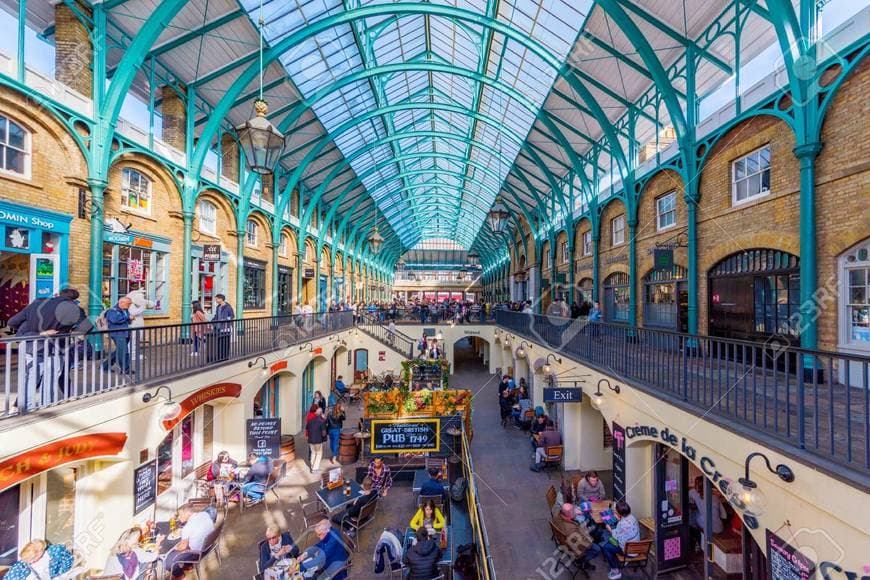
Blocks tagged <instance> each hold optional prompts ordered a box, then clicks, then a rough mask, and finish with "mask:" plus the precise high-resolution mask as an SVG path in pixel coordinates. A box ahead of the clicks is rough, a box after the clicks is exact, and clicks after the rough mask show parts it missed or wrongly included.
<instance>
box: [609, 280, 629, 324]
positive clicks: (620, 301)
mask: <svg viewBox="0 0 870 580" xmlns="http://www.w3.org/2000/svg"><path fill="white" fill-rule="evenodd" d="M629 283H630V280H629V276H628V274H626V273H625V272H614V273H613V274H611V275H610V276H608V277H607V278H606V279H605V280H604V320H605V321H606V322H618V323H622V324H625V323H627V322H628V305H629V304H628V296H629Z"/></svg>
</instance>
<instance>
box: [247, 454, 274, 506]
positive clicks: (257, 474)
mask: <svg viewBox="0 0 870 580" xmlns="http://www.w3.org/2000/svg"><path fill="white" fill-rule="evenodd" d="M248 465H250V466H251V467H250V469H248V473H247V475H245V479H244V480H243V481H242V495H243V496H245V497H247V498H249V499H253V500H261V499H263V497H264V496H265V495H266V484H267V483H268V481H269V476H270V475H272V469H274V467H275V466H274V464H273V463H272V460H271V459H270V458H268V457H266V456H265V455H260V456H258V455H257V454H256V453H251V454H249V455H248Z"/></svg>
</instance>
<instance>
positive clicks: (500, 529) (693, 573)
mask: <svg viewBox="0 0 870 580" xmlns="http://www.w3.org/2000/svg"><path fill="white" fill-rule="evenodd" d="M455 371H456V372H455V375H454V376H453V377H452V378H451V384H452V385H453V386H455V387H456V388H470V389H472V390H473V391H474V392H475V399H474V440H473V441H472V443H471V452H472V458H473V461H474V467H475V470H476V475H477V478H478V489H479V494H480V501H481V505H482V506H483V509H484V516H485V520H486V526H487V528H488V533H489V540H490V549H491V551H492V554H493V559H494V563H495V568H496V573H497V576H498V578H499V579H500V580H526V579H532V578H534V579H536V580H541V579H545V580H546V579H554V578H568V577H569V576H570V575H569V574H566V573H565V571H564V569H562V570H560V571H557V572H556V573H553V572H552V569H551V565H552V562H553V561H552V560H549V558H551V557H552V556H553V555H554V546H553V543H552V541H551V540H550V535H549V533H548V531H547V530H548V527H547V520H548V518H549V515H548V511H547V504H546V500H545V492H546V490H547V488H548V487H549V485H551V484H552V485H554V486H556V487H558V485H559V483H560V480H561V478H562V477H563V476H566V477H567V476H569V475H571V473H565V472H548V473H535V472H532V471H530V470H529V465H530V463H531V461H532V458H531V448H530V446H529V444H528V438H527V436H526V434H525V433H523V432H521V431H518V430H515V429H512V428H509V429H506V430H505V429H502V427H501V423H500V419H499V413H498V409H497V402H496V401H497V384H498V383H497V382H496V380H495V378H494V376H493V375H490V374H488V373H487V372H486V370H485V368H484V366H483V365H482V364H481V363H480V362H479V361H478V360H477V359H476V358H475V357H474V356H473V354H472V353H471V351H470V349H468V348H465V349H462V348H460V349H457V363H456V368H455ZM360 413H361V409H360V408H359V407H357V406H355V407H353V408H351V409H349V413H348V424H355V423H356V420H357V418H358V417H359V416H360ZM303 443H304V440H302V439H301V438H297V449H299V450H304V449H305V447H304V446H303ZM299 455H300V456H303V455H304V451H303V452H301V453H299ZM324 466H325V467H329V464H328V463H325V464H324ZM345 471H346V473H348V474H349V473H350V468H349V467H346V468H345ZM603 475H604V477H603V479H607V478H608V476H609V474H603ZM608 486H609V485H608ZM318 488H319V477H318V476H315V475H312V474H310V473H309V471H308V468H307V465H306V464H305V462H304V461H303V460H302V459H300V458H297V459H296V460H295V461H294V462H292V464H291V465H289V466H288V470H287V476H286V477H285V479H284V481H283V482H282V484H281V485H280V486H279V495H280V497H281V501H280V503H279V502H277V501H275V499H274V497H273V498H271V499H270V500H269V503H268V506H267V509H263V507H262V506H257V507H254V508H252V509H249V510H247V511H246V512H245V513H244V514H240V513H239V512H238V510H237V509H234V510H232V511H231V512H230V513H229V516H228V522H227V530H228V531H227V533H226V534H225V538H224V542H223V548H224V554H225V557H224V559H223V563H222V565H220V566H218V563H217V560H216V559H215V558H211V559H209V560H208V561H207V562H206V563H205V565H204V566H203V572H204V574H203V576H204V577H205V578H217V579H233V580H241V579H243V578H244V579H247V578H251V577H252V575H253V573H254V571H255V559H256V546H257V542H258V541H259V540H260V539H262V538H263V537H264V536H263V533H264V530H265V527H266V525H267V524H268V523H271V522H276V523H278V524H279V525H280V526H281V527H282V528H283V529H287V530H290V531H291V533H292V534H293V536H294V538H296V539H297V541H299V542H300V543H304V542H306V541H308V537H309V536H308V535H306V534H305V533H304V530H303V525H302V518H301V515H300V513H299V503H298V499H299V497H300V496H302V497H303V498H308V497H309V496H310V494H313V493H314V491H315V490H316V489H318ZM413 501H414V500H413V494H412V492H411V487H410V483H402V482H399V483H397V484H396V485H395V486H394V487H393V490H392V491H391V493H390V495H389V496H388V497H387V498H386V500H385V501H382V502H380V504H379V507H378V512H377V514H376V517H375V520H374V522H373V523H372V524H371V525H370V526H369V527H368V528H367V529H366V530H364V532H363V534H362V538H361V545H360V548H359V550H358V552H357V553H356V555H355V556H354V559H353V568H352V570H351V574H350V577H351V578H352V579H360V580H369V579H375V578H385V576H376V575H374V573H373V564H372V555H371V554H372V550H373V544H374V542H375V541H376V540H377V536H379V535H380V532H381V530H383V528H384V527H388V526H389V527H393V526H405V525H406V523H407V521H408V520H409V519H410V517H411V515H413V514H412V511H413ZM596 564H597V570H595V571H594V572H592V573H591V574H590V576H591V578H592V579H593V580H599V579H603V578H606V569H605V566H604V565H603V564H602V562H600V561H598V562H596ZM669 576H670V577H671V578H674V579H675V580H682V579H689V578H700V577H701V574H699V573H698V571H697V570H696V569H689V570H686V571H683V572H680V573H678V574H674V575H669Z"/></svg>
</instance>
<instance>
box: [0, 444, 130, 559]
mask: <svg viewBox="0 0 870 580" xmlns="http://www.w3.org/2000/svg"><path fill="white" fill-rule="evenodd" d="M126 441H127V435H126V434H124V433H93V434H89V435H80V436H76V437H70V438H66V439H62V440H60V441H55V442H53V443H48V444H46V445H42V446H40V447H37V448H34V449H31V450H29V451H26V452H24V453H20V454H18V455H14V456H12V457H9V458H7V459H5V460H3V461H2V462H0V566H9V565H11V564H12V563H14V562H15V561H16V560H17V559H18V553H19V551H20V549H21V548H22V547H23V546H24V545H25V544H26V543H27V542H29V541H31V540H34V539H44V540H46V541H48V542H49V543H52V544H66V545H68V546H71V547H73V548H75V549H78V550H80V551H82V550H85V549H87V548H88V547H89V546H88V545H87V544H88V543H89V542H91V541H93V540H94V538H92V537H91V534H90V532H91V531H93V530H94V529H96V528H98V527H99V526H100V525H101V522H98V521H96V518H98V517H102V516H101V515H100V514H97V513H95V510H93V509H92V508H93V501H92V500H93V491H92V490H89V488H88V478H89V477H90V476H91V475H93V474H94V473H96V472H97V471H98V470H99V469H100V468H101V465H100V464H101V463H103V464H104V463H105V460H107V459H108V460H111V459H113V458H114V459H118V455H119V454H120V453H121V452H122V451H123V449H124V445H125V443H126ZM96 459H101V460H102V461H95V460H96ZM103 516H104V514H103ZM90 547H93V546H90Z"/></svg>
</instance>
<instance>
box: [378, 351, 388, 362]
mask: <svg viewBox="0 0 870 580" xmlns="http://www.w3.org/2000/svg"><path fill="white" fill-rule="evenodd" d="M385 360H387V351H385V350H381V351H378V361H379V362H384V361H385Z"/></svg>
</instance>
